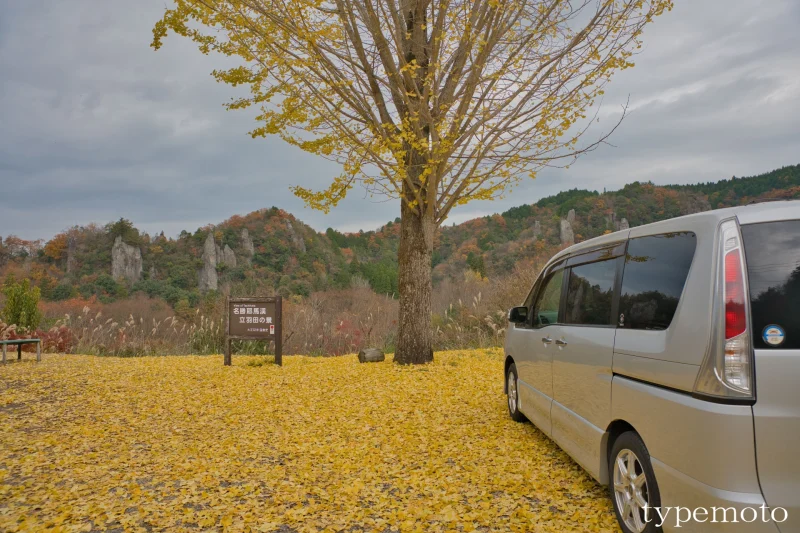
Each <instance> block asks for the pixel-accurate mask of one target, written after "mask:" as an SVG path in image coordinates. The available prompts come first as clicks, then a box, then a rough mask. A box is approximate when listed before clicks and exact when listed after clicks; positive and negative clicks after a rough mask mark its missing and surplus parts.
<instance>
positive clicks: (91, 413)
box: [0, 350, 618, 533]
mask: <svg viewBox="0 0 800 533" xmlns="http://www.w3.org/2000/svg"><path fill="white" fill-rule="evenodd" d="M234 362H235V366H234V367H232V368H231V367H228V368H225V367H223V366H222V361H221V358H220V357H162V358H156V357H152V358H150V357H148V358H136V359H117V358H98V357H83V356H51V357H48V358H46V359H45V360H44V362H42V363H41V364H38V365H33V364H25V363H21V364H14V365H8V366H6V367H3V368H0V391H2V396H0V420H2V426H3V431H2V432H0V450H2V455H0V531H4V532H22V531H30V532H40V531H45V530H51V531H110V530H118V531H170V532H172V531H177V532H180V531H224V532H229V531H230V532H234V531H236V532H238V531H250V532H255V531H259V532H271V531H276V532H287V531H298V532H300V531H308V532H317V531H325V532H334V531H402V532H425V533H427V532H436V531H517V532H548V533H550V532H558V531H581V532H596V531H608V532H612V531H614V532H616V531H618V529H617V528H616V525H615V518H614V515H613V511H612V509H611V505H610V503H609V500H608V498H607V494H606V491H605V489H604V487H601V486H600V485H598V484H596V483H595V482H594V481H592V480H591V479H590V478H589V476H588V475H586V474H585V473H584V472H583V471H582V470H581V468H580V467H579V466H577V465H576V464H575V463H574V462H572V461H571V460H570V459H569V458H568V457H567V456H566V455H565V454H564V453H562V452H561V451H560V450H559V449H558V448H557V447H556V446H555V445H554V444H553V443H552V442H551V441H550V440H548V439H547V438H546V437H544V436H543V435H542V434H541V433H539V432H538V431H537V430H536V429H535V428H534V427H533V426H532V425H530V424H517V423H515V422H512V421H511V420H510V419H509V418H508V415H507V413H506V406H505V399H504V396H503V390H502V380H501V379H498V376H502V365H503V363H502V354H501V353H500V352H499V351H496V350H489V351H471V352H447V353H443V354H440V355H439V356H437V361H436V362H435V363H433V364H430V365H427V366H425V367H419V368H417V367H401V366H397V365H392V364H391V363H390V362H389V361H387V362H385V363H377V364H364V365H361V364H359V363H358V362H357V359H356V357H354V356H345V357H338V358H312V357H290V358H289V359H287V360H285V362H284V367H283V368H277V367H274V366H273V365H269V364H267V365H261V364H260V362H261V359H259V358H256V357H237V358H235V360H234Z"/></svg>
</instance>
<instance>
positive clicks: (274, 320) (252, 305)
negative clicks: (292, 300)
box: [225, 296, 283, 366]
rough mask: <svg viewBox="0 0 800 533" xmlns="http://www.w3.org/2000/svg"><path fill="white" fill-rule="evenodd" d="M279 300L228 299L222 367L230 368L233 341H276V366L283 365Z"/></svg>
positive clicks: (280, 304) (270, 297)
mask: <svg viewBox="0 0 800 533" xmlns="http://www.w3.org/2000/svg"><path fill="white" fill-rule="evenodd" d="M282 303H283V302H282V301H281V297H280V296H269V297H264V298H228V305H227V310H228V328H227V341H226V343H225V365H228V366H229V365H230V364H231V341H232V340H263V341H269V340H274V341H275V363H277V364H278V365H281V364H282V354H281V344H282V343H281V337H282V336H281V311H282Z"/></svg>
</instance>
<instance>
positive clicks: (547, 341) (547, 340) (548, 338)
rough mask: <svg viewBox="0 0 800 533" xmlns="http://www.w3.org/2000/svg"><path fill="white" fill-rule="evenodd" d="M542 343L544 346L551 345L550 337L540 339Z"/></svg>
mask: <svg viewBox="0 0 800 533" xmlns="http://www.w3.org/2000/svg"><path fill="white" fill-rule="evenodd" d="M542 342H543V343H545V344H553V339H551V338H550V337H542Z"/></svg>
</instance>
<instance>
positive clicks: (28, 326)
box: [0, 277, 42, 331]
mask: <svg viewBox="0 0 800 533" xmlns="http://www.w3.org/2000/svg"><path fill="white" fill-rule="evenodd" d="M3 294H5V297H6V303H5V306H4V307H3V311H2V313H0V317H2V320H3V321H4V322H6V323H7V324H15V325H16V326H17V327H18V328H21V329H24V330H27V331H33V330H35V329H36V328H37V327H39V322H41V320H42V313H41V312H40V311H39V297H40V296H41V291H40V290H39V287H32V286H31V282H30V280H27V279H24V280H22V281H21V282H19V283H17V282H16V281H14V278H12V277H9V278H8V279H6V282H5V284H4V285H3Z"/></svg>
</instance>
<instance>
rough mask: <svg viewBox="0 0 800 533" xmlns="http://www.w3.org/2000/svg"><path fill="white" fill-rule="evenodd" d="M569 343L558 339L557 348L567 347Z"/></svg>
mask: <svg viewBox="0 0 800 533" xmlns="http://www.w3.org/2000/svg"><path fill="white" fill-rule="evenodd" d="M566 345H567V341H562V340H561V339H556V346H566Z"/></svg>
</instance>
